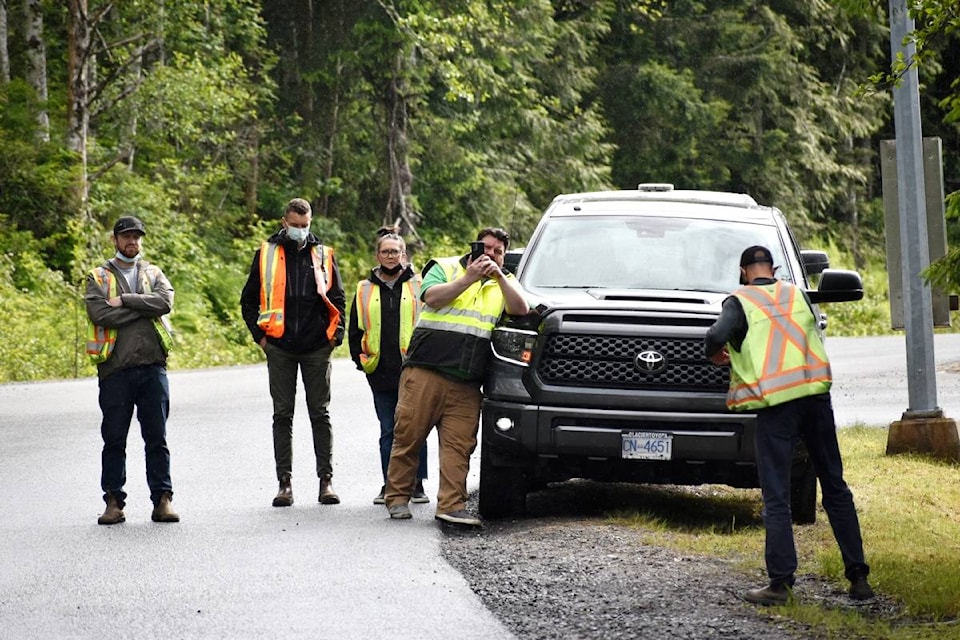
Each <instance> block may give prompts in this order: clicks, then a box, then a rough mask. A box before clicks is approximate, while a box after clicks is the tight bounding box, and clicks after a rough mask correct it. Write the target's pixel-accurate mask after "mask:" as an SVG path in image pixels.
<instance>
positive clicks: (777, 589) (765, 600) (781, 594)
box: [743, 583, 792, 607]
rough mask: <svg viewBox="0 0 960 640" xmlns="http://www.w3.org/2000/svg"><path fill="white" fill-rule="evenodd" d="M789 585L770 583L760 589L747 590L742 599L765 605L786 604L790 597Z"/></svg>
mask: <svg viewBox="0 0 960 640" xmlns="http://www.w3.org/2000/svg"><path fill="white" fill-rule="evenodd" d="M791 595H792V594H791V593H790V587H788V586H787V585H785V584H782V583H776V584H770V585H768V586H766V587H764V588H762V589H754V590H752V591H747V592H746V593H745V594H744V595H743V599H744V600H746V601H747V602H752V603H753V604H762V605H763V606H765V607H770V606H776V605H781V604H787V603H788V602H789V601H790V597H791Z"/></svg>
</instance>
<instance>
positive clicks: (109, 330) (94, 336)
mask: <svg viewBox="0 0 960 640" xmlns="http://www.w3.org/2000/svg"><path fill="white" fill-rule="evenodd" d="M148 272H149V273H148ZM90 274H91V275H92V276H93V279H94V281H95V282H96V283H97V286H98V287H100V289H101V290H103V295H104V297H106V298H115V297H117V295H119V291H120V290H119V287H118V285H117V276H116V275H115V274H114V273H113V272H112V271H110V270H109V269H107V268H106V267H104V266H99V267H96V268H95V269H93V270H91V271H90ZM155 282H156V271H154V267H153V266H152V265H146V266H145V267H143V268H141V269H140V287H141V289H143V292H144V293H150V292H151V291H153V285H154V283H155ZM89 324H90V329H89V331H88V333H87V355H88V356H90V360H91V361H92V362H93V363H94V364H100V363H101V362H106V361H107V359H108V358H109V357H110V354H111V353H113V347H114V345H115V344H116V343H117V331H118V330H117V328H116V327H100V326H97V325H95V324H93V323H92V322H91V323H89ZM153 328H154V330H155V331H156V332H157V338H158V339H159V340H160V347H161V348H162V349H163V353H164V355H166V354H169V353H170V349H171V347H173V335H172V331H171V330H170V328H169V327H168V326H167V323H166V317H160V318H153Z"/></svg>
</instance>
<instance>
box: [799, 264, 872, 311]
mask: <svg viewBox="0 0 960 640" xmlns="http://www.w3.org/2000/svg"><path fill="white" fill-rule="evenodd" d="M807 295H808V296H810V301H811V302H813V303H814V304H819V303H821V302H850V301H852V300H861V299H862V298H863V280H861V279H860V274H859V273H857V272H856V271H847V270H846V269H825V270H824V271H823V272H822V273H821V275H820V286H818V287H817V290H816V291H807Z"/></svg>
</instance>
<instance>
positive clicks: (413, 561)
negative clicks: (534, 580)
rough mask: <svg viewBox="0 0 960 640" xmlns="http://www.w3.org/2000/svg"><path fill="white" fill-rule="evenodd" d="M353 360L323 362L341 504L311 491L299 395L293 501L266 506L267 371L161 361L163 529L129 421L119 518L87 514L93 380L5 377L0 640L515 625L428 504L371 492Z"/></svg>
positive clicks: (95, 415)
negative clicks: (460, 559) (171, 519)
mask: <svg viewBox="0 0 960 640" xmlns="http://www.w3.org/2000/svg"><path fill="white" fill-rule="evenodd" d="M352 367H353V364H352V363H351V362H349V361H348V360H337V361H336V362H335V365H334V373H333V376H334V400H333V403H332V414H333V420H334V433H335V438H336V441H335V465H336V466H335V477H334V486H335V488H336V489H337V491H338V493H339V494H340V497H341V499H342V504H340V505H336V506H330V505H319V504H317V502H316V496H317V493H316V492H317V480H316V474H315V473H314V472H313V469H314V463H313V448H312V444H311V441H310V436H309V431H310V429H309V426H308V423H307V421H306V418H305V415H304V416H301V415H300V413H303V414H305V413H306V411H305V409H301V408H300V406H298V412H297V417H296V419H295V422H294V447H295V448H294V456H295V459H294V496H295V504H294V506H293V507H292V508H289V509H275V508H272V507H271V506H270V501H271V499H272V497H273V494H274V493H275V492H276V481H275V479H274V476H273V452H272V445H271V438H270V428H269V424H270V403H269V397H268V396H267V380H266V369H265V367H264V366H254V367H238V368H219V369H211V370H204V371H189V372H174V373H172V374H171V376H170V387H171V395H172V408H171V416H170V421H169V423H168V432H169V445H170V449H171V455H172V471H173V481H174V490H175V497H174V506H175V507H176V509H177V510H178V511H179V512H180V515H181V517H182V522H180V523H179V524H171V525H159V524H154V523H152V522H150V509H151V504H150V501H149V499H148V492H147V489H146V481H145V475H144V466H143V453H142V451H143V441H142V440H141V439H140V436H139V432H138V431H137V429H136V422H134V428H133V429H131V434H130V438H129V441H128V447H127V451H128V465H127V466H128V469H127V478H128V481H127V492H128V494H129V496H128V505H127V508H126V509H125V512H126V515H127V521H126V522H125V523H123V524H120V525H116V526H113V527H103V526H98V525H97V523H96V519H97V515H98V514H99V512H100V511H101V510H102V506H103V505H102V501H101V500H100V495H99V473H100V471H99V457H100V453H99V449H100V441H99V440H100V438H99V409H98V407H97V404H96V396H97V384H96V380H93V379H87V380H77V381H65V382H50V383H39V384H10V385H0V513H2V514H3V517H2V518H0V638H3V639H4V640H6V639H8V638H9V639H17V640H22V639H30V638H44V639H47V638H100V637H106V636H114V637H125V638H164V639H169V638H178V639H181V638H183V639H186V638H281V637H282V638H310V639H311V640H317V639H326V638H388V637H391V638H392V637H400V638H447V639H448V638H457V639H470V638H477V639H484V638H497V639H499V638H509V637H511V635H510V633H508V632H507V631H506V630H505V629H504V628H503V627H502V626H501V625H500V623H499V622H498V621H497V620H496V619H495V618H494V617H493V616H492V615H491V614H490V613H489V612H488V611H487V610H486V609H485V608H484V607H483V606H482V605H481V603H480V601H479V599H478V598H477V597H476V596H474V595H473V593H472V592H471V591H470V589H469V587H468V586H467V584H466V582H465V581H464V580H463V578H462V577H461V576H460V574H459V573H457V572H456V571H455V570H454V569H453V568H451V567H450V566H449V565H448V564H447V563H446V562H445V561H443V559H442V558H441V557H440V552H439V542H440V536H441V535H443V534H441V533H440V531H439V530H438V528H437V526H436V524H435V521H434V520H433V514H434V510H433V507H434V505H433V504H428V505H412V509H413V511H414V519H413V520H411V521H403V522H400V521H391V520H389V519H388V518H387V517H386V511H385V510H384V508H383V507H382V506H374V505H373V504H372V500H373V496H374V495H376V493H377V491H378V490H379V488H380V471H379V456H378V453H377V451H378V449H377V444H376V440H377V436H378V435H379V431H378V426H377V425H376V420H375V418H374V413H373V406H372V400H371V398H370V392H369V389H368V387H367V385H366V381H365V380H364V378H363V375H362V374H361V373H360V372H358V371H356V370H355V369H353V368H352ZM301 391H302V389H301ZM300 398H302V394H301V396H300ZM299 402H300V403H302V399H300V400H299ZM429 444H431V445H435V441H433V442H430V443H429ZM435 455H436V447H435V446H434V447H433V448H432V450H431V457H432V458H433V460H431V466H430V468H431V469H436V468H437V465H436V459H435ZM475 466H478V465H475ZM471 482H472V484H474V485H475V483H476V478H475V477H474V478H472V480H471ZM427 486H428V488H429V489H430V490H431V491H432V492H433V493H435V492H436V487H437V484H436V479H435V478H434V479H431V480H429V481H428V482H427Z"/></svg>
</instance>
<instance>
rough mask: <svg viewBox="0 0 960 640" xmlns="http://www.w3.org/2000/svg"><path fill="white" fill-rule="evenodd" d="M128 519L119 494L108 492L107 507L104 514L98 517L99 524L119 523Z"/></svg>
mask: <svg viewBox="0 0 960 640" xmlns="http://www.w3.org/2000/svg"><path fill="white" fill-rule="evenodd" d="M126 519H127V518H126V516H124V515H123V506H122V505H121V504H120V502H119V501H118V500H117V496H115V495H113V494H112V493H108V494H107V508H106V509H105V510H104V511H103V515H101V516H100V517H99V518H97V524H119V523H121V522H123V521H124V520H126Z"/></svg>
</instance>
